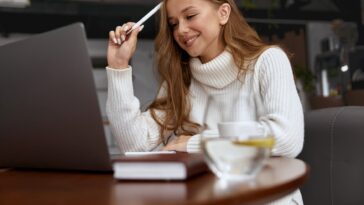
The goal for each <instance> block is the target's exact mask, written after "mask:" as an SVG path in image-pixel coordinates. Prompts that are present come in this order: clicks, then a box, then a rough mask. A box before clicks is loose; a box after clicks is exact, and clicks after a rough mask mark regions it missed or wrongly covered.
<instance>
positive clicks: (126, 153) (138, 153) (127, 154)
mask: <svg viewBox="0 0 364 205" xmlns="http://www.w3.org/2000/svg"><path fill="white" fill-rule="evenodd" d="M153 154H176V151H169V150H166V151H152V152H125V153H124V155H125V156H135V155H153Z"/></svg>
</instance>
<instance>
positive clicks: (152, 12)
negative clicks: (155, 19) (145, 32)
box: [126, 2, 162, 35]
mask: <svg viewBox="0 0 364 205" xmlns="http://www.w3.org/2000/svg"><path fill="white" fill-rule="evenodd" d="M161 6H162V2H161V3H159V4H158V5H157V6H156V7H154V8H153V9H152V10H151V11H149V12H148V13H147V14H146V15H145V16H144V17H143V18H141V19H140V20H139V21H138V22H136V24H134V26H133V27H131V29H130V30H129V31H128V32H126V34H127V35H128V34H130V33H131V32H132V31H133V30H134V29H136V28H138V27H139V26H141V25H142V24H143V23H144V22H145V21H146V20H148V19H149V18H150V17H151V16H152V15H153V14H155V13H156V12H157V11H158V10H159V9H160V8H161Z"/></svg>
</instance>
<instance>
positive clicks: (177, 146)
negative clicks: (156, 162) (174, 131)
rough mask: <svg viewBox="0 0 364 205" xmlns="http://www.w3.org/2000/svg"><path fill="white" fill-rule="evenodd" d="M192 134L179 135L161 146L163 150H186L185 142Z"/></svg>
mask: <svg viewBox="0 0 364 205" xmlns="http://www.w3.org/2000/svg"><path fill="white" fill-rule="evenodd" d="M191 137H192V136H189V135H180V136H178V137H176V138H175V139H173V140H172V141H170V142H168V144H167V145H166V146H165V147H164V148H163V150H175V151H179V152H186V151H187V142H188V140H189V139H190V138H191Z"/></svg>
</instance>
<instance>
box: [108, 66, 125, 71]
mask: <svg viewBox="0 0 364 205" xmlns="http://www.w3.org/2000/svg"><path fill="white" fill-rule="evenodd" d="M130 69H131V66H130V65H129V66H128V67H126V68H112V67H109V66H106V70H113V71H126V70H130Z"/></svg>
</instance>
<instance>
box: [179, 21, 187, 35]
mask: <svg viewBox="0 0 364 205" xmlns="http://www.w3.org/2000/svg"><path fill="white" fill-rule="evenodd" d="M188 31H189V27H188V24H187V23H186V22H184V21H181V22H180V23H179V24H178V33H179V34H185V33H188Z"/></svg>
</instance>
